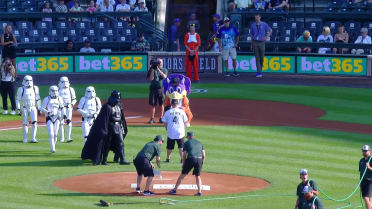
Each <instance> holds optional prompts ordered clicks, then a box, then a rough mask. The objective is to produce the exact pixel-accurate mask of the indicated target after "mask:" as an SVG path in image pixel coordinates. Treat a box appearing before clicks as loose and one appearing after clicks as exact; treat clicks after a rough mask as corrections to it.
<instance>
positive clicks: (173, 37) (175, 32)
mask: <svg viewBox="0 0 372 209" xmlns="http://www.w3.org/2000/svg"><path fill="white" fill-rule="evenodd" d="M180 25H181V19H180V18H176V19H174V20H173V25H172V27H171V29H170V33H169V36H170V37H169V40H170V41H171V45H170V46H171V47H170V50H171V51H172V52H174V51H180V50H181V48H180V34H179V31H180V29H179V28H180Z"/></svg>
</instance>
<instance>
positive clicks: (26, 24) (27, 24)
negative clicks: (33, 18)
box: [16, 21, 32, 30]
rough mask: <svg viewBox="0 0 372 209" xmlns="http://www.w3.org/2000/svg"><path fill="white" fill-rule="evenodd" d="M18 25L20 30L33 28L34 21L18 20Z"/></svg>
mask: <svg viewBox="0 0 372 209" xmlns="http://www.w3.org/2000/svg"><path fill="white" fill-rule="evenodd" d="M16 26H17V29H20V30H32V23H31V22H28V21H17V22H16Z"/></svg>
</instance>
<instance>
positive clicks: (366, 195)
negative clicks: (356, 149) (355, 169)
mask: <svg viewBox="0 0 372 209" xmlns="http://www.w3.org/2000/svg"><path fill="white" fill-rule="evenodd" d="M362 152H363V158H362V159H360V161H359V172H360V178H362V176H363V173H364V170H365V169H366V167H367V171H366V173H365V175H364V178H363V180H362V182H361V183H360V190H361V192H362V197H363V200H364V203H365V204H366V209H372V199H371V194H372V160H370V158H371V147H370V146H368V145H364V146H363V147H362ZM369 160H370V161H369ZM368 161H369V163H368Z"/></svg>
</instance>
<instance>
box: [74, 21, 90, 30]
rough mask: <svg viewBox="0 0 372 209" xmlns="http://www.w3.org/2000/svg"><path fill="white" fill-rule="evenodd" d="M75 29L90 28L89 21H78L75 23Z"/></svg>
mask: <svg viewBox="0 0 372 209" xmlns="http://www.w3.org/2000/svg"><path fill="white" fill-rule="evenodd" d="M75 28H76V29H80V30H85V29H89V28H90V23H89V22H86V21H78V22H76V24H75Z"/></svg>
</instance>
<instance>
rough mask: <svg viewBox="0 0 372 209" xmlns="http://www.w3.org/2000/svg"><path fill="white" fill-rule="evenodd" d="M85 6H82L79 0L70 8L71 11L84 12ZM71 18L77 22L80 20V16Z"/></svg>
mask: <svg viewBox="0 0 372 209" xmlns="http://www.w3.org/2000/svg"><path fill="white" fill-rule="evenodd" d="M83 11H84V10H83V8H81V7H80V4H79V2H77V1H75V2H74V6H73V7H72V8H71V9H70V12H83ZM71 20H72V21H73V22H74V23H75V22H77V21H79V20H80V18H78V17H72V18H71Z"/></svg>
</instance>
